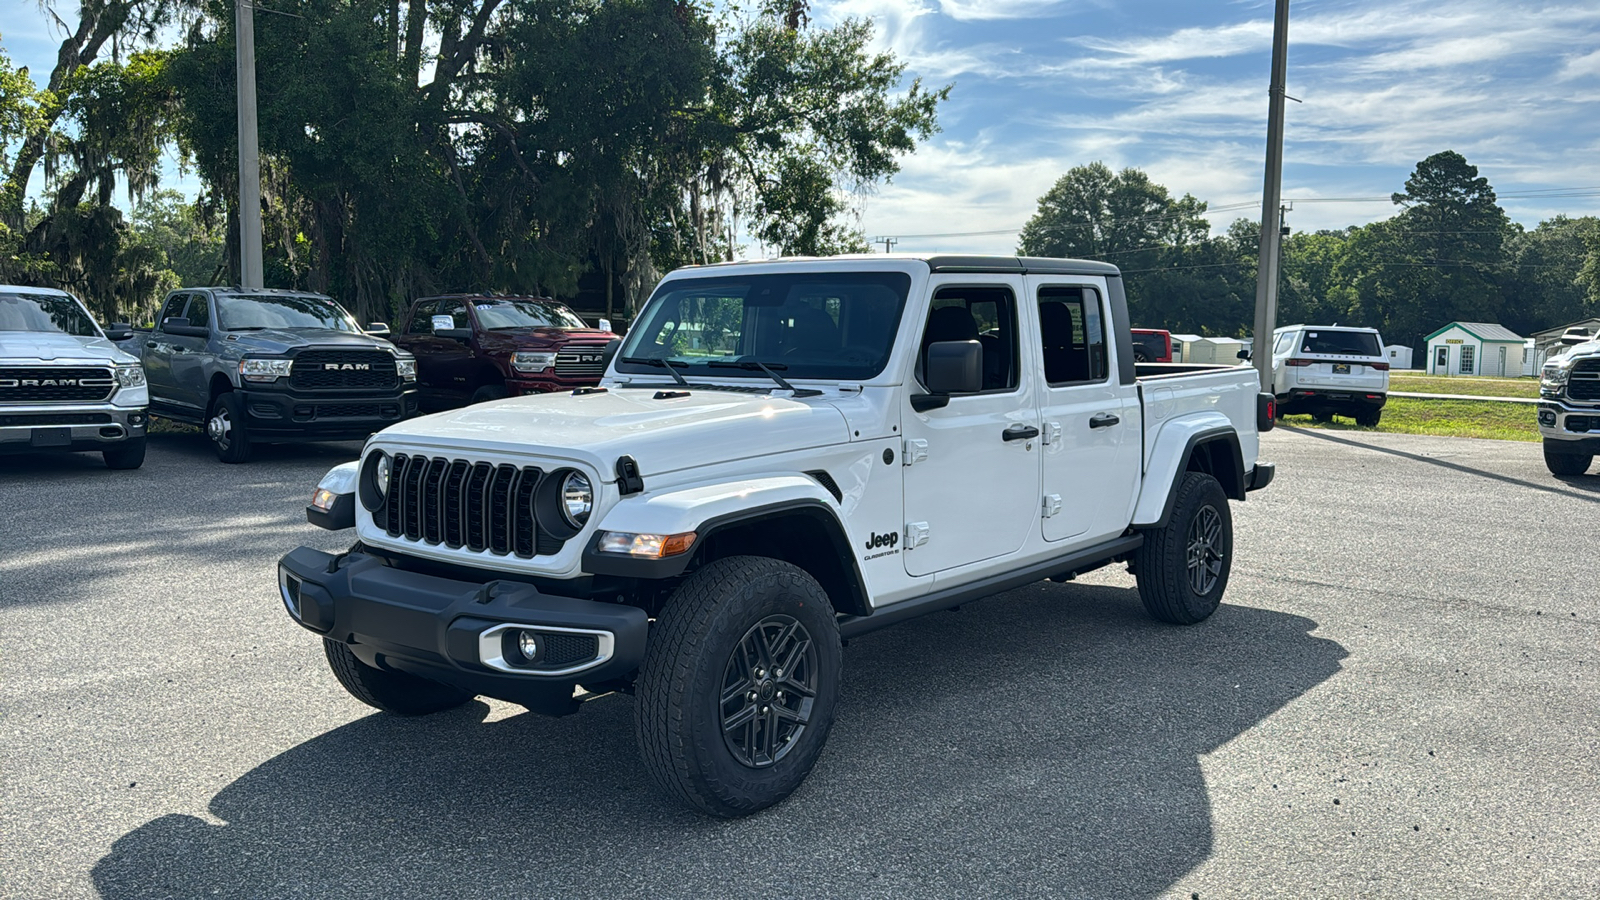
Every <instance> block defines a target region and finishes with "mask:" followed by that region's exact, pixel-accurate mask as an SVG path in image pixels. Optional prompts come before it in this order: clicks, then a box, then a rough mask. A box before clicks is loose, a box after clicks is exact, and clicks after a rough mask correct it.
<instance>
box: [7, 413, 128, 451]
mask: <svg viewBox="0 0 1600 900" xmlns="http://www.w3.org/2000/svg"><path fill="white" fill-rule="evenodd" d="M149 422H150V416H149V413H148V412H147V411H146V410H145V409H144V408H143V407H136V408H129V407H126V406H111V405H109V404H76V405H74V404H63V405H54V406H50V407H45V406H43V405H42V404H41V405H30V406H22V405H14V406H0V453H6V452H13V453H22V452H27V451H33V450H62V451H69V452H70V451H82V450H110V449H114V448H115V447H117V445H119V444H121V443H123V442H124V441H128V440H134V439H138V438H142V437H144V436H145V429H146V427H147V426H148V425H149Z"/></svg>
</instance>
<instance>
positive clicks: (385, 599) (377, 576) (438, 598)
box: [278, 547, 649, 715]
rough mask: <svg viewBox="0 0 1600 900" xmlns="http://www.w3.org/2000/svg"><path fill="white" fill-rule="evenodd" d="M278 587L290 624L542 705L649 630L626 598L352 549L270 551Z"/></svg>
mask: <svg viewBox="0 0 1600 900" xmlns="http://www.w3.org/2000/svg"><path fill="white" fill-rule="evenodd" d="M278 587H279V593H280V597H281V599H282V600H283V603H284V607H285V608H286V609H287V610H288V612H289V615H290V616H291V617H292V618H293V619H294V620H295V621H296V622H297V623H299V624H300V625H301V626H302V627H304V628H306V629H308V630H310V631H314V632H316V633H318V634H321V635H323V636H324V637H327V638H329V639H332V640H337V641H341V642H343V643H346V644H348V645H350V648H351V650H353V651H355V654H356V656H357V657H358V658H360V659H361V660H362V661H363V662H365V663H367V664H368V665H372V666H377V667H379V668H387V669H394V670H397V671H402V672H407V673H410V674H412V675H417V676H419V677H422V678H427V679H430V680H432V681H437V682H440V683H443V684H448V685H452V686H454V687H457V688H460V689H462V690H466V691H470V692H472V693H474V694H480V695H483V696H487V697H494V698H497V699H500V700H506V701H508V702H511V703H519V704H522V705H524V706H526V707H528V708H529V709H531V710H534V711H535V712H543V713H548V714H551V715H562V714H565V713H568V712H571V711H572V710H573V709H574V708H575V704H574V703H573V700H572V695H573V689H574V687H576V686H577V685H579V684H589V685H597V684H602V683H604V682H607V681H611V680H615V679H618V678H622V677H624V676H626V675H628V674H629V673H631V672H633V671H634V670H635V669H637V668H638V667H639V664H640V662H641V661H642V660H643V659H644V648H645V639H646V636H647V634H648V630H649V617H648V616H647V615H646V614H645V611H644V610H642V609H639V608H637V607H632V606H623V605H621V604H616V603H600V602H596V601H593V600H583V599H579V598H575V597H562V596H557V595H553V594H547V593H543V592H541V591H540V590H539V589H538V588H536V587H534V586H533V585H530V584H524V583H521V582H510V581H490V582H487V583H476V582H470V581H458V580H455V579H451V578H442V577H438V576H434V575H428V574H423V573H419V572H410V571H406V570H404V569H399V568H394V567H391V566H389V565H388V564H387V563H386V562H385V561H384V560H383V559H381V558H379V557H377V556H372V555H368V554H366V553H362V552H359V551H357V552H352V553H349V554H347V555H344V556H338V557H335V556H331V555H329V554H327V553H322V552H319V551H317V550H313V549H311V548H309V547H300V548H298V549H296V550H294V551H293V552H291V553H289V554H288V555H286V556H284V557H283V559H281V560H280V561H279V563H278ZM522 631H531V632H533V633H534V634H535V635H536V636H537V637H538V643H539V647H540V650H539V653H538V655H537V656H536V657H535V659H533V660H532V661H529V660H527V659H526V658H524V657H522V656H520V655H519V654H518V653H517V652H516V647H517V637H518V634H519V633H520V632H522Z"/></svg>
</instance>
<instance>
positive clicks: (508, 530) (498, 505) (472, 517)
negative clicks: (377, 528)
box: [373, 453, 566, 559]
mask: <svg viewBox="0 0 1600 900" xmlns="http://www.w3.org/2000/svg"><path fill="white" fill-rule="evenodd" d="M541 477H543V473H542V472H540V470H539V469H537V468H534V467H533V466H524V467H522V468H520V469H519V468H517V467H515V466H510V465H499V466H494V465H490V464H489V463H485V462H479V463H474V462H470V461H468V460H464V459H444V458H442V457H432V458H430V457H426V456H407V455H406V454H404V453H398V454H395V456H394V459H393V460H392V462H391V469H390V474H389V493H388V495H387V496H386V497H385V498H384V506H383V508H382V509H380V510H379V511H378V512H377V513H375V514H374V516H373V519H374V521H376V522H377V523H378V524H380V525H381V526H383V530H384V531H385V532H387V533H388V534H389V535H390V536H391V537H404V538H408V539H410V540H413V541H423V542H426V543H429V544H443V545H444V546H446V547H450V548H451V549H460V548H462V547H465V548H467V549H468V550H475V551H477V550H489V551H492V552H494V553H498V554H501V555H502V556H506V555H511V554H516V555H517V556H520V557H522V558H524V559H532V558H533V557H535V556H546V555H549V554H552V553H559V552H560V551H561V548H562V546H563V545H565V543H566V541H564V540H563V539H561V538H557V537H555V536H554V535H551V534H547V533H546V532H544V531H543V530H541V529H540V528H539V523H538V521H537V519H536V517H535V514H534V510H533V494H534V490H535V488H537V487H538V485H539V479H540V478H541Z"/></svg>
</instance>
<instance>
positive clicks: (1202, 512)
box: [1188, 505, 1227, 596]
mask: <svg viewBox="0 0 1600 900" xmlns="http://www.w3.org/2000/svg"><path fill="white" fill-rule="evenodd" d="M1226 559H1227V556H1226V549H1225V547H1224V546H1223V541H1222V516H1220V515H1218V514H1217V508H1216V507H1215V506H1209V505H1207V506H1202V507H1200V509H1199V510H1198V511H1197V512H1196V513H1195V516H1194V518H1193V519H1190V520H1189V546H1188V562H1189V589H1190V590H1192V591H1194V592H1195V593H1196V594H1199V595H1201V596H1204V595H1206V594H1209V593H1211V589H1212V588H1214V587H1216V586H1217V579H1218V578H1220V577H1222V564H1223V562H1224V561H1225V560H1226Z"/></svg>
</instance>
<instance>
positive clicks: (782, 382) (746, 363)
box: [706, 356, 822, 397]
mask: <svg viewBox="0 0 1600 900" xmlns="http://www.w3.org/2000/svg"><path fill="white" fill-rule="evenodd" d="M706 365H707V366H710V367H712V368H716V369H744V370H746V371H749V372H754V371H757V370H760V371H762V372H764V373H766V376H767V377H768V378H771V379H772V380H773V381H776V382H777V383H778V387H781V388H783V389H784V390H786V391H789V392H790V393H792V394H794V395H795V396H796V397H820V396H822V392H821V391H818V390H813V389H811V388H797V387H795V386H794V385H792V384H790V383H789V382H788V380H787V379H785V378H784V377H783V376H782V375H779V374H778V373H777V372H774V371H773V370H774V369H788V368H789V367H788V366H786V365H784V364H783V363H764V362H762V361H761V360H759V359H751V358H750V357H748V356H741V357H739V358H738V359H713V360H711V361H710V362H708V363H706Z"/></svg>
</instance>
